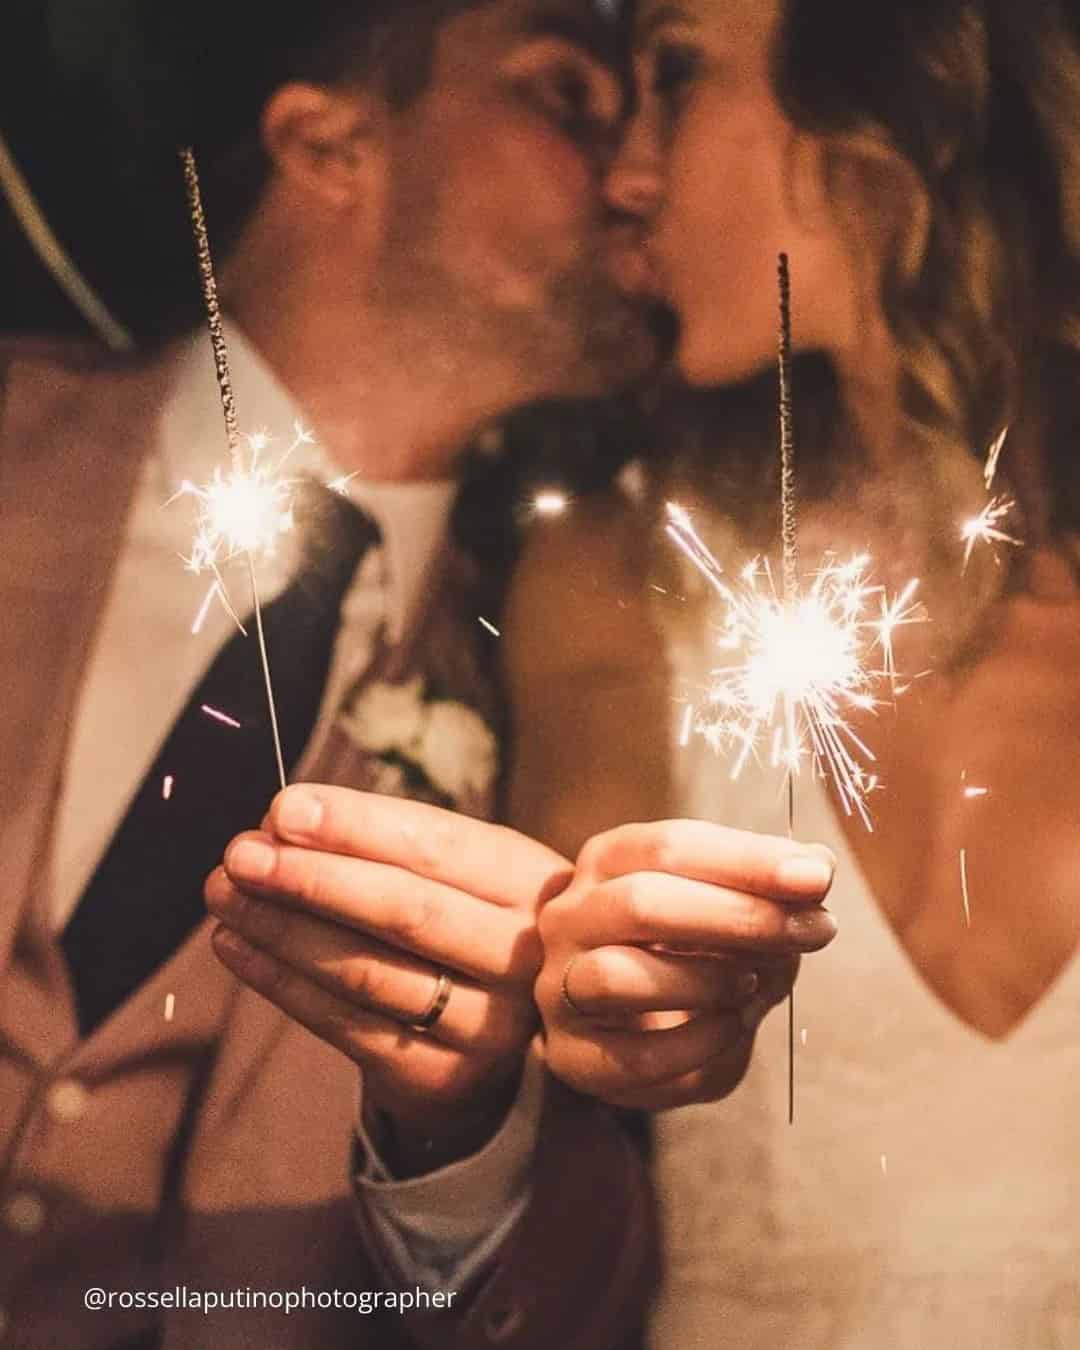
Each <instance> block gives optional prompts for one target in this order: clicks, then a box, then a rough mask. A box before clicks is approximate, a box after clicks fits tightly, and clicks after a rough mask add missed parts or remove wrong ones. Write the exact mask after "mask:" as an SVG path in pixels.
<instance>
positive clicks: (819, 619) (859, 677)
mask: <svg viewBox="0 0 1080 1350" xmlns="http://www.w3.org/2000/svg"><path fill="white" fill-rule="evenodd" d="M779 281H780V359H779V374H780V515H781V542H782V549H783V552H782V586H781V588H780V589H778V588H777V586H776V584H775V581H774V578H773V573H772V569H771V567H770V565H769V563H768V561H767V560H761V559H755V560H754V561H753V562H751V563H749V564H748V565H747V566H746V567H744V568H743V571H742V573H741V575H740V576H739V578H738V579H737V580H736V581H734V582H733V583H731V584H729V583H728V581H726V580H725V579H724V573H723V568H722V567H721V565H720V563H719V562H718V561H717V559H716V558H715V557H714V556H713V554H712V553H711V552H710V550H709V549H708V547H707V546H706V545H705V543H704V542H703V541H702V539H701V538H700V536H699V535H698V534H697V532H696V531H695V530H694V527H693V525H692V523H691V521H690V517H689V516H688V514H687V513H686V511H685V510H683V509H682V508H681V507H679V506H677V505H675V504H674V503H669V505H668V524H667V533H668V535H669V536H670V537H671V538H672V539H673V540H674V542H675V543H676V545H677V546H678V547H679V548H680V549H681V550H682V552H683V553H684V554H685V555H686V557H687V558H688V559H689V561H690V562H691V563H692V564H693V565H694V566H695V567H696V568H697V569H698V571H699V572H700V573H701V574H702V576H703V577H704V578H705V580H706V581H707V582H708V583H709V584H710V585H711V586H712V587H713V589H714V590H715V591H716V592H717V594H718V595H719V596H720V597H721V599H722V601H723V602H724V619H723V622H722V625H721V637H720V640H719V647H720V649H721V650H722V651H725V652H728V653H730V655H731V659H730V661H728V662H727V663H726V664H724V665H721V666H720V667H719V668H717V669H714V670H713V671H712V681H713V682H712V684H711V686H710V689H709V692H708V696H707V699H706V709H705V711H703V712H701V711H699V712H698V714H697V715H696V716H695V715H694V714H693V713H690V714H688V716H687V717H686V718H685V719H684V723H683V736H684V737H685V736H686V735H688V734H689V729H690V728H691V724H693V730H695V731H697V732H699V733H700V734H701V735H702V736H703V737H704V738H705V739H706V740H707V741H708V742H709V744H711V745H712V746H713V748H714V749H716V750H718V751H721V750H722V751H728V752H733V753H734V760H733V767H732V777H737V776H738V775H739V773H740V772H741V771H742V769H743V768H744V767H745V765H746V762H747V760H748V759H749V758H750V757H751V756H757V755H758V753H759V748H760V746H761V744H762V742H763V741H764V740H765V739H766V738H768V741H769V743H770V747H771V749H770V758H771V762H772V763H773V764H774V765H776V766H779V767H782V768H783V769H784V770H785V775H786V783H787V802H788V836H789V837H791V836H792V835H793V833H794V824H795V796H794V781H795V778H796V776H797V775H798V774H799V772H800V769H801V767H802V764H803V762H804V760H805V759H806V758H807V757H808V756H809V757H810V758H811V760H812V763H813V765H814V768H815V770H816V771H818V772H819V773H820V774H822V776H824V777H826V778H828V779H829V780H831V782H832V783H833V785H834V787H835V789H836V791H837V794H838V796H839V798H840V802H841V805H842V806H843V808H844V810H845V812H846V813H847V814H848V815H851V814H852V813H853V812H854V813H857V814H858V815H859V817H860V818H861V819H862V821H863V823H864V824H865V825H866V827H867V829H871V828H872V825H871V820H870V813H869V811H868V809H867V805H866V798H867V794H868V793H869V792H871V791H872V790H873V789H874V788H875V787H876V786H877V777H876V775H875V774H874V773H873V772H872V770H871V768H870V766H871V765H872V764H873V761H874V756H873V753H872V751H871V750H870V748H869V747H868V746H867V745H866V744H865V742H864V741H863V740H862V739H861V738H860V736H859V735H858V733H857V732H856V731H855V729H854V727H853V726H852V723H851V720H850V717H851V716H852V715H853V714H855V713H856V712H873V711H874V710H875V709H876V708H877V707H878V706H879V704H880V702H882V699H881V697H880V696H879V693H878V690H879V687H880V686H882V685H883V684H884V685H887V686H888V692H889V694H890V697H892V696H895V695H897V694H899V693H900V692H902V691H901V690H900V689H899V688H898V687H897V683H896V680H897V675H896V664H895V659H894V653H893V637H894V634H895V632H896V630H897V629H898V628H899V627H901V626H903V625H906V624H910V623H916V622H920V621H922V620H923V619H924V618H925V612H924V611H923V609H922V606H921V605H920V604H917V603H916V602H915V593H916V590H917V588H918V581H917V580H912V581H910V582H909V583H908V584H907V585H906V586H905V587H904V588H903V590H902V591H901V592H900V593H899V595H898V596H896V597H895V598H893V599H890V598H889V597H888V596H887V595H886V593H885V590H884V588H883V587H882V586H879V585H874V584H873V583H872V582H871V581H870V559H869V557H868V556H867V555H860V556H858V557H854V558H852V559H850V560H849V561H848V562H844V563H839V562H837V561H836V559H835V557H834V556H832V555H829V556H827V557H826V558H825V559H824V560H823V561H822V562H821V564H820V565H819V566H818V568H817V569H816V571H814V572H813V574H812V576H811V578H810V580H809V583H808V584H807V585H805V586H802V585H800V568H799V553H798V534H797V520H796V495H795V461H794V437H793V422H792V415H791V380H790V369H791V288H790V279H789V273H788V259H787V255H786V254H781V255H780V259H779ZM794 1118H795V1003H794V997H793V996H792V995H789V997H788V1120H789V1121H793V1120H794Z"/></svg>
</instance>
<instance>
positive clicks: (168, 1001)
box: [165, 994, 176, 1022]
mask: <svg viewBox="0 0 1080 1350" xmlns="http://www.w3.org/2000/svg"><path fill="white" fill-rule="evenodd" d="M175 1012H176V995H175V994H166V995H165V1021H166V1022H171V1021H172V1020H173V1014H174V1013H175Z"/></svg>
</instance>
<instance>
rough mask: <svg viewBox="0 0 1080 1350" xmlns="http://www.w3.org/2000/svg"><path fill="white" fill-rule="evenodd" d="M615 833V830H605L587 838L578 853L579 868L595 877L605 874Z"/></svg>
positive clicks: (580, 870)
mask: <svg viewBox="0 0 1080 1350" xmlns="http://www.w3.org/2000/svg"><path fill="white" fill-rule="evenodd" d="M615 834H616V832H615V831H614V830H605V831H604V833H603V834H594V835H593V836H592V838H591V839H586V841H585V843H584V844H582V846H581V850H580V852H579V853H578V855H577V870H578V871H579V872H584V873H586V875H588V876H593V877H595V876H601V875H603V873H604V872H605V870H606V868H605V863H606V861H607V859H608V857H609V856H610V853H611V846H612V842H613V839H614V837H615Z"/></svg>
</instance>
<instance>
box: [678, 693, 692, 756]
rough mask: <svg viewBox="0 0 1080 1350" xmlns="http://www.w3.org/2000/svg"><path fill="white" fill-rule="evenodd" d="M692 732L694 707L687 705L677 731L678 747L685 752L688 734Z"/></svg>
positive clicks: (688, 741)
mask: <svg viewBox="0 0 1080 1350" xmlns="http://www.w3.org/2000/svg"><path fill="white" fill-rule="evenodd" d="M693 730H694V705H693V704H692V703H688V704H687V705H686V711H685V712H684V713H683V719H682V726H681V728H680V729H679V747H680V749H683V750H685V749H686V747H687V746H688V745H689V744H690V734H691V732H692V731H693Z"/></svg>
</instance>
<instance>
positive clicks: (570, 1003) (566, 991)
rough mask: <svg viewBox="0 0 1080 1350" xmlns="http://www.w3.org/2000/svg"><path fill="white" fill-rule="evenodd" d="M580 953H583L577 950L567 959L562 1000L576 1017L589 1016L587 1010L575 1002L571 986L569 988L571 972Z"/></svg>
mask: <svg viewBox="0 0 1080 1350" xmlns="http://www.w3.org/2000/svg"><path fill="white" fill-rule="evenodd" d="M580 955H581V953H580V952H575V953H574V955H573V956H572V957H571V958H570V960H569V961H567V963H566V969H565V970H564V971H563V973H562V1000H563V1002H564V1003H565V1004H566V1006H567V1007H568V1008H569V1009H570V1011H571V1012H572V1013H573V1014H574V1015H575V1017H588V1013H587V1012H586V1011H585V1009H584V1008H579V1007H578V1005H577V1004H576V1003H575V1002H574V1000H573V999H572V998H571V997H570V988H569V980H570V972H571V970H573V968H574V962H575V961H576V960H577V959H578V957H579V956H580Z"/></svg>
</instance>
